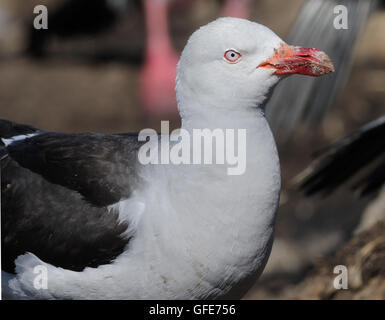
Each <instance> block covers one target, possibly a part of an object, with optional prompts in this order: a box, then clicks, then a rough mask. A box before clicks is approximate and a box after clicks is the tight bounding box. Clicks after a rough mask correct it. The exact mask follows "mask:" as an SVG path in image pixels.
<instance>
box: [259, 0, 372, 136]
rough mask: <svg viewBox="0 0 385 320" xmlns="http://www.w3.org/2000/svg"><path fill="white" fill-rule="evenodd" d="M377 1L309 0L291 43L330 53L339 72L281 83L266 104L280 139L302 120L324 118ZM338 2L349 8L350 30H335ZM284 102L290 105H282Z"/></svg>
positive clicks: (300, 15) (297, 23)
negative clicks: (284, 107) (285, 106)
mask: <svg viewBox="0 0 385 320" xmlns="http://www.w3.org/2000/svg"><path fill="white" fill-rule="evenodd" d="M377 3H378V1H377V0H308V1H306V3H305V4H304V6H303V8H302V10H301V12H300V13H299V16H298V18H297V19H296V22H295V24H294V26H293V27H292V29H291V31H290V32H289V35H288V36H287V41H288V43H292V42H295V43H299V44H300V45H302V46H307V47H317V48H321V49H322V50H324V51H326V52H328V53H330V58H331V59H332V61H333V63H334V64H335V68H336V72H335V73H333V74H331V75H329V76H328V77H325V78H323V79H315V78H314V79H311V80H310V81H309V80H308V79H303V78H300V77H292V78H291V79H288V81H285V82H283V83H281V84H280V85H279V86H278V87H277V88H276V90H275V92H274V96H273V97H272V99H271V100H270V101H269V103H268V105H267V107H266V113H267V116H268V119H269V123H270V125H271V127H272V130H273V132H274V133H275V135H276V137H277V139H278V140H281V141H284V140H286V139H287V138H288V137H290V133H291V132H292V130H293V129H294V128H295V126H296V125H297V124H298V123H299V122H301V121H303V122H304V123H305V124H306V125H308V126H311V125H314V124H316V123H318V122H319V121H321V120H322V118H323V116H324V115H325V113H326V112H327V111H328V109H329V108H330V107H331V106H332V105H333V103H334V101H335V99H336V97H337V94H338V92H339V90H340V89H341V88H342V87H343V85H344V84H345V82H346V80H347V78H348V76H349V73H350V70H351V64H352V57H353V53H354V50H353V49H354V46H355V44H356V42H357V40H358V38H359V36H360V33H361V31H362V30H363V28H364V27H365V25H366V22H367V20H368V18H369V16H370V14H371V12H373V10H374V9H375V8H376V5H377ZM337 5H343V6H345V7H346V8H347V14H348V17H347V18H348V29H336V28H335V26H334V20H335V19H336V17H337V15H338V13H335V12H334V8H335V7H336V6H337ZM281 101H286V102H287V103H288V104H289V105H290V106H291V107H290V108H286V109H284V110H283V109H282V108H280V103H281Z"/></svg>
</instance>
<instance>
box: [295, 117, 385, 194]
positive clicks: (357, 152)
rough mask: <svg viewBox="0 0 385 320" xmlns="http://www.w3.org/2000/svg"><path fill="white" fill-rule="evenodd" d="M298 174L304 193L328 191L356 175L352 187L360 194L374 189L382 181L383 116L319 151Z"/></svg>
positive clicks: (384, 176)
mask: <svg viewBox="0 0 385 320" xmlns="http://www.w3.org/2000/svg"><path fill="white" fill-rule="evenodd" d="M318 155H319V156H320V157H319V158H318V159H316V160H315V161H314V162H313V163H312V164H311V165H310V166H309V167H308V168H307V169H306V170H305V171H304V172H303V173H302V174H301V175H300V176H299V180H300V181H301V183H300V189H301V190H302V191H303V192H304V193H305V194H306V195H312V194H315V193H319V192H324V193H325V192H326V193H328V192H331V191H333V190H334V189H336V188H337V187H339V186H340V185H342V184H343V183H345V182H346V181H348V180H349V179H350V178H352V177H354V176H359V178H358V179H356V181H355V182H354V183H353V185H352V188H353V189H355V190H359V191H360V194H361V195H366V194H369V193H372V192H375V191H377V190H378V189H379V188H381V186H382V185H383V184H384V183H385V116H384V117H381V118H379V119H377V120H375V121H372V122H370V123H368V124H367V125H365V126H363V127H362V128H360V129H359V130H358V131H356V132H354V133H352V134H350V135H348V136H346V137H344V138H342V139H340V140H338V141H337V142H335V143H333V144H332V145H330V146H329V147H327V148H326V149H324V150H322V151H321V152H320V153H319V154H318Z"/></svg>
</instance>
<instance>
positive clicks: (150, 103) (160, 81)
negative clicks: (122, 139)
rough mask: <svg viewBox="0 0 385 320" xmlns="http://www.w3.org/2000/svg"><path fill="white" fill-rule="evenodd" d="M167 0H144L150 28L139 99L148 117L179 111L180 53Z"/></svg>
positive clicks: (147, 25) (147, 24)
mask: <svg viewBox="0 0 385 320" xmlns="http://www.w3.org/2000/svg"><path fill="white" fill-rule="evenodd" d="M168 4H169V1H168V0H144V1H143V5H144V11H145V19H146V27H147V47H146V56H145V64H144V67H143V70H142V72H141V75H140V98H141V102H142V108H143V111H144V113H145V115H146V116H147V117H150V118H157V117H162V116H170V115H174V114H177V106H176V99H175V77H176V65H177V62H178V59H179V57H178V54H177V53H176V52H175V50H174V49H173V47H172V44H171V40H170V37H169V33H168V22H167V9H168Z"/></svg>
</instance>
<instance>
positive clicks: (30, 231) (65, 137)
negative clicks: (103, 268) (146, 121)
mask: <svg viewBox="0 0 385 320" xmlns="http://www.w3.org/2000/svg"><path fill="white" fill-rule="evenodd" d="M34 132H35V133H36V132H39V134H38V135H36V136H33V137H30V138H27V139H25V140H22V141H15V142H13V143H11V144H9V145H8V146H7V147H1V149H0V153H1V155H0V158H1V196H2V201H1V218H2V225H1V228H2V233H1V234H2V248H1V249H2V250H1V254H2V270H5V271H7V272H10V273H12V272H14V267H15V266H14V261H15V259H16V258H17V256H19V255H21V254H24V253H26V252H32V253H34V254H35V255H37V256H38V257H39V258H40V259H42V260H43V261H45V262H48V263H51V264H52V265H55V266H57V267H62V268H66V269H70V270H74V271H81V270H83V269H84V268H85V267H97V266H99V265H101V264H106V263H110V262H111V261H113V260H114V259H115V258H116V257H117V256H118V255H120V254H121V253H122V252H123V250H124V249H125V247H126V246H127V244H128V243H129V237H131V235H127V234H125V231H126V230H127V228H128V225H127V223H125V222H123V223H122V222H120V221H119V218H118V214H117V213H116V212H112V211H109V210H108V208H107V207H106V206H107V205H109V204H112V203H114V202H116V201H119V200H120V199H122V198H128V197H129V195H130V192H131V190H132V188H133V186H134V185H135V184H136V182H137V179H138V178H137V176H136V175H135V169H136V165H137V163H136V150H137V149H138V148H139V147H140V144H139V143H138V140H137V135H135V134H121V135H99V134H79V135H77V134H61V133H50V132H42V131H39V130H37V129H35V128H33V127H30V126H26V125H19V124H15V123H12V122H9V121H6V120H0V133H1V138H10V137H13V136H17V135H20V134H29V133H34Z"/></svg>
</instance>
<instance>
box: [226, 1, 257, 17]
mask: <svg viewBox="0 0 385 320" xmlns="http://www.w3.org/2000/svg"><path fill="white" fill-rule="evenodd" d="M249 9H250V0H226V1H225V5H224V7H223V10H222V16H223V17H235V18H243V19H247V18H248V17H249Z"/></svg>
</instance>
